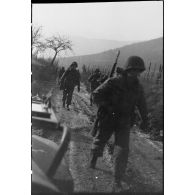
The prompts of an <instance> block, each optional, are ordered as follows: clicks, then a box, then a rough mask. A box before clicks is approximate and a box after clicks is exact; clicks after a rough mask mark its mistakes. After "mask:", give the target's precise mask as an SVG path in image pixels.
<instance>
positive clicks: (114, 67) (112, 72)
mask: <svg viewBox="0 0 195 195" xmlns="http://www.w3.org/2000/svg"><path fill="white" fill-rule="evenodd" d="M119 55H120V50H119V51H118V54H117V56H116V60H115V63H114V65H113V67H112V70H111V72H110V76H109V77H110V78H111V77H113V74H114V71H115V69H116V65H117V62H118V57H119Z"/></svg>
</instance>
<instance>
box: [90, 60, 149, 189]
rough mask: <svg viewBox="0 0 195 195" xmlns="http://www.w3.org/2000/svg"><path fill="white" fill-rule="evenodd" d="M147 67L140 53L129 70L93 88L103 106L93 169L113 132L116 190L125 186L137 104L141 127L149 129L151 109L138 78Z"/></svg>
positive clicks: (99, 104) (128, 66)
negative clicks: (123, 181) (149, 109)
mask: <svg viewBox="0 0 195 195" xmlns="http://www.w3.org/2000/svg"><path fill="white" fill-rule="evenodd" d="M144 70H145V65H144V61H143V60H142V58H140V57H138V56H132V57H129V58H128V60H127V63H126V67H125V70H124V71H123V72H121V74H118V75H117V76H116V77H113V78H110V79H108V80H106V81H105V82H104V83H103V84H102V85H100V86H99V87H98V88H97V89H96V90H94V91H93V93H92V95H93V100H94V103H96V104H97V105H98V107H99V109H98V113H97V117H98V123H96V127H94V128H96V129H97V131H96V134H95V135H94V140H93V144H92V149H91V159H90V168H95V166H96V161H97V159H98V157H101V156H102V155H103V149H104V146H105V144H106V143H107V141H108V140H109V138H110V137H111V135H112V134H114V136H115V149H114V157H115V161H114V190H115V189H119V190H120V189H122V185H121V180H122V177H123V176H124V174H125V169H126V166H127V161H128V153H129V134H130V128H131V126H132V124H133V123H132V120H133V118H134V109H135V106H137V108H138V109H139V112H140V115H141V117H142V124H141V126H140V128H142V129H146V128H147V124H148V121H147V108H146V102H145V97H144V92H143V88H142V86H141V84H140V83H139V80H138V77H139V75H140V74H141V73H142V72H143V71H144Z"/></svg>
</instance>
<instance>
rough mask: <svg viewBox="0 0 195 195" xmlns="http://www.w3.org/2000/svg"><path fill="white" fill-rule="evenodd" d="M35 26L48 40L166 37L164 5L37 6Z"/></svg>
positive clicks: (144, 3) (140, 3)
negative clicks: (65, 37) (61, 37)
mask: <svg viewBox="0 0 195 195" xmlns="http://www.w3.org/2000/svg"><path fill="white" fill-rule="evenodd" d="M32 22H33V24H34V25H41V26H43V33H44V35H45V36H51V35H53V34H56V33H59V34H63V35H68V36H75V35H76V36H82V37H86V38H96V39H110V40H124V41H137V40H149V39H153V38H157V37H161V36H162V35H163V2H157V1H149V2H144V1H143V2H112V3H109V2H105V3H64V4H33V7H32Z"/></svg>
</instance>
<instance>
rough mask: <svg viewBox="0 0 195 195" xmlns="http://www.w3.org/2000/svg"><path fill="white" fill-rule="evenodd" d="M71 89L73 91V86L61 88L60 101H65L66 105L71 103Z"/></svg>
mask: <svg viewBox="0 0 195 195" xmlns="http://www.w3.org/2000/svg"><path fill="white" fill-rule="evenodd" d="M73 91H74V87H67V88H65V89H64V90H63V98H62V101H63V102H64V103H65V102H66V104H67V105H70V104H71V101H72V94H73Z"/></svg>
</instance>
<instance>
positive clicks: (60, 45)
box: [46, 35, 72, 65]
mask: <svg viewBox="0 0 195 195" xmlns="http://www.w3.org/2000/svg"><path fill="white" fill-rule="evenodd" d="M46 47H47V48H50V49H52V50H54V52H55V54H54V57H53V59H52V61H51V65H53V63H54V61H55V59H56V57H57V55H58V53H59V52H60V51H65V52H66V51H67V50H70V51H72V42H71V41H70V40H69V39H68V38H65V37H62V36H60V35H58V36H52V37H51V38H48V39H46Z"/></svg>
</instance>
